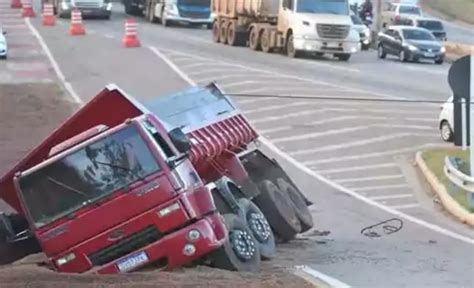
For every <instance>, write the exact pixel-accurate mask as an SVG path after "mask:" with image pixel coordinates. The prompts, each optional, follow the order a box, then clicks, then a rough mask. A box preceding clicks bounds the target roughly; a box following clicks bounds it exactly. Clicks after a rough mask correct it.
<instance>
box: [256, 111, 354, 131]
mask: <svg viewBox="0 0 474 288" xmlns="http://www.w3.org/2000/svg"><path fill="white" fill-rule="evenodd" d="M321 113H324V111H322V110H306V111H305V110H303V111H298V112H293V113H288V114H283V115H281V116H268V117H264V118H256V119H252V120H250V121H251V122H252V124H256V123H262V122H271V121H279V120H283V119H288V118H293V117H299V116H308V115H313V114H321ZM341 118H342V117H341ZM345 118H348V117H345ZM333 119H335V118H333ZM330 120H332V119H328V120H324V121H326V122H333V121H330ZM303 125H304V124H303ZM295 126H297V125H294V126H282V127H277V128H278V129H279V130H278V131H283V130H290V129H295ZM273 129H275V128H273ZM269 130H271V129H269ZM259 131H260V132H262V133H263V131H266V132H267V133H268V130H259Z"/></svg>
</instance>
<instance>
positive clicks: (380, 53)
mask: <svg viewBox="0 0 474 288" xmlns="http://www.w3.org/2000/svg"><path fill="white" fill-rule="evenodd" d="M379 57H380V58H382V57H383V47H382V45H380V46H379Z"/></svg>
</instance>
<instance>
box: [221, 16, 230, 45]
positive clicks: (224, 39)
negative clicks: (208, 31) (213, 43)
mask: <svg viewBox="0 0 474 288" xmlns="http://www.w3.org/2000/svg"><path fill="white" fill-rule="evenodd" d="M219 38H220V39H221V43H222V44H224V45H225V44H227V43H228V42H227V21H225V20H222V21H221V25H220V29H219Z"/></svg>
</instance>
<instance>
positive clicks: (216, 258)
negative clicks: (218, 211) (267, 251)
mask: <svg viewBox="0 0 474 288" xmlns="http://www.w3.org/2000/svg"><path fill="white" fill-rule="evenodd" d="M223 217H224V222H225V226H226V228H227V231H228V233H229V234H228V239H227V240H226V241H225V242H224V245H222V246H221V247H220V248H219V249H217V250H216V251H214V252H212V253H211V255H210V260H211V263H212V266H214V267H216V268H220V269H225V270H230V271H244V272H259V271H260V262H261V260H260V250H259V247H258V243H257V240H256V239H255V237H254V236H253V235H252V232H251V231H250V229H249V227H248V226H247V225H246V224H245V223H244V222H243V221H242V220H240V219H239V217H238V216H237V215H235V214H224V215H223Z"/></svg>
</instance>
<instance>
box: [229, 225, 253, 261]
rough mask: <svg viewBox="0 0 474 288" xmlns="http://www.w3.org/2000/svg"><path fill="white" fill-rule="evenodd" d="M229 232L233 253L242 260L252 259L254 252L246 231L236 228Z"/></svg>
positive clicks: (250, 238) (249, 236)
mask: <svg viewBox="0 0 474 288" xmlns="http://www.w3.org/2000/svg"><path fill="white" fill-rule="evenodd" d="M229 234H230V235H229V240H230V243H231V245H232V250H234V252H235V255H237V257H238V258H240V259H242V260H244V261H249V260H250V259H252V258H253V257H254V255H255V252H256V249H255V243H254V241H253V240H252V236H251V235H250V234H249V233H248V232H247V231H244V230H238V229H236V230H232V231H231V232H230V233H229Z"/></svg>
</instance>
